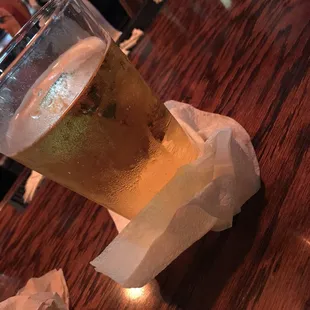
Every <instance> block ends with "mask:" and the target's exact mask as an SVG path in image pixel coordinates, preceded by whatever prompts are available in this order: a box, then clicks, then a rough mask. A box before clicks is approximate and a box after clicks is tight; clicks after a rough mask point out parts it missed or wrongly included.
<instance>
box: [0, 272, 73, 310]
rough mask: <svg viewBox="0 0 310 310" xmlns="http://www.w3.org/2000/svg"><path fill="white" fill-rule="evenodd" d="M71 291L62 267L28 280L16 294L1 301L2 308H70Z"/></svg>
mask: <svg viewBox="0 0 310 310" xmlns="http://www.w3.org/2000/svg"><path fill="white" fill-rule="evenodd" d="M68 309H69V293H68V287H67V284H66V280H65V278H64V275H63V272H62V269H59V270H56V269H54V270H52V271H50V272H48V273H47V274H45V275H44V276H42V277H40V278H31V279H30V280H28V282H27V284H26V285H25V287H23V288H22V289H21V290H20V291H19V292H18V293H17V294H16V296H13V297H10V298H8V299H7V300H5V301H3V302H1V303H0V310H68Z"/></svg>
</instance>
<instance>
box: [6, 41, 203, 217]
mask: <svg viewBox="0 0 310 310" xmlns="http://www.w3.org/2000/svg"><path fill="white" fill-rule="evenodd" d="M7 143H8V147H9V150H10V152H11V155H10V156H11V157H13V158H14V159H16V160H17V161H19V162H21V163H23V164H24V165H26V166H28V167H31V168H33V169H34V170H37V171H39V172H40V173H42V174H43V175H46V176H47V177H49V178H50V179H52V180H54V181H56V182H58V183H60V184H62V185H64V186H66V187H68V188H70V189H71V190H73V191H75V192H77V193H79V194H82V195H83V196H85V197H87V198H89V199H91V200H93V201H95V202H97V203H99V204H101V205H103V206H106V207H107V208H109V209H112V210H114V211H116V212H117V213H119V214H121V215H123V216H125V217H127V218H132V217H134V216H135V215H136V214H137V213H138V212H139V211H140V210H141V209H142V208H143V207H144V206H145V205H146V204H147V203H148V202H149V201H150V200H151V199H152V197H153V196H154V195H155V194H156V193H157V192H159V191H160V190H161V188H162V187H163V186H164V185H165V184H166V183H167V182H168V181H169V180H170V179H171V178H172V177H173V176H174V174H175V173H176V171H177V169H178V168H179V167H181V166H182V165H185V164H187V163H189V162H190V161H192V160H194V159H195V158H196V155H197V153H196V149H195V148H194V147H193V146H192V144H191V142H190V140H189V138H188V137H187V135H186V134H185V133H184V132H183V130H182V128H181V127H180V126H179V124H178V123H177V121H176V120H175V119H174V118H173V117H172V115H171V114H170V113H169V111H168V110H167V109H166V108H165V106H164V105H163V104H161V103H160V102H159V100H158V99H157V98H156V96H154V94H153V93H152V91H151V89H150V88H149V87H148V86H147V84H146V83H145V82H144V80H143V79H142V77H141V76H140V74H139V73H138V71H137V70H136V69H135V68H134V66H133V65H132V64H131V63H130V62H129V61H128V60H127V57H126V56H125V55H124V54H123V53H122V52H121V51H120V50H119V49H118V47H117V46H116V45H115V44H114V43H113V42H108V43H104V42H103V41H102V40H101V39H99V38H97V37H89V38H87V39H83V40H81V41H80V42H79V43H77V44H76V45H74V46H72V47H71V48H70V49H69V50H68V51H67V52H65V53H64V54H63V55H62V56H60V57H59V58H58V59H57V60H56V61H55V62H54V63H53V64H52V65H50V66H49V68H48V69H47V70H46V71H45V72H44V73H43V74H42V75H41V76H40V77H39V78H38V79H37V81H36V82H35V84H34V85H33V87H32V88H31V89H30V90H29V91H28V92H27V94H26V96H25V97H24V100H23V102H22V104H21V106H20V107H19V108H18V110H17V111H16V112H15V116H14V117H13V118H12V120H11V122H10V125H9V128H8V131H7ZM171 194H173V193H171Z"/></svg>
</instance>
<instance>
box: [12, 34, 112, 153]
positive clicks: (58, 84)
mask: <svg viewBox="0 0 310 310" xmlns="http://www.w3.org/2000/svg"><path fill="white" fill-rule="evenodd" d="M106 50H107V45H106V43H104V42H103V41H102V40H100V39H99V38H97V37H89V38H87V39H84V40H81V41H80V42H79V43H77V44H75V45H74V46H72V47H71V48H70V49H69V50H68V51H66V52H65V53H64V54H63V55H61V56H60V57H59V58H58V59H57V60H56V61H55V62H54V63H53V64H51V65H50V66H49V67H48V69H47V70H46V71H45V72H44V73H43V74H42V75H41V76H40V77H39V78H38V79H37V81H36V82H35V83H34V85H33V86H32V87H31V88H30V89H29V91H28V92H27V94H26V96H25V98H24V100H23V102H22V104H21V105H20V107H19V108H18V109H17V110H16V112H15V114H14V116H13V118H12V120H11V122H10V124H9V128H8V130H7V133H6V139H7V144H8V149H9V152H8V153H9V155H14V154H16V153H18V152H20V151H22V150H24V149H25V148H27V147H29V146H31V145H32V144H33V143H34V142H36V141H37V140H38V139H39V138H40V137H41V136H43V135H44V134H45V133H46V132H47V131H48V130H49V129H50V128H51V127H53V125H54V124H55V123H56V122H57V121H58V120H59V118H60V117H61V116H62V115H63V114H64V113H65V112H66V111H67V110H68V109H69V108H70V106H71V104H72V103H73V102H74V99H75V98H76V97H77V96H78V95H79V94H80V93H81V92H82V90H83V89H84V87H85V86H86V85H87V84H88V82H89V80H90V79H91V78H92V76H93V75H94V73H95V71H96V70H97V69H98V66H99V65H100V63H101V62H102V59H103V56H104V54H105V52H106Z"/></svg>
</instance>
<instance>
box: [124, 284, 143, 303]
mask: <svg viewBox="0 0 310 310" xmlns="http://www.w3.org/2000/svg"><path fill="white" fill-rule="evenodd" d="M144 293H145V288H144V287H137V288H126V289H125V294H126V296H127V297H128V298H129V299H131V300H136V299H138V298H141V297H142V296H143V295H144Z"/></svg>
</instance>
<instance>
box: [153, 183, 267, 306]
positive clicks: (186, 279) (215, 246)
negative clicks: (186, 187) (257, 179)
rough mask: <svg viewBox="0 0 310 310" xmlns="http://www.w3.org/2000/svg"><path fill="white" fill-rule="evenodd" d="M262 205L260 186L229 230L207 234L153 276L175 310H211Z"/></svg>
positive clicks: (242, 254)
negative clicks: (176, 309) (175, 307)
mask: <svg viewBox="0 0 310 310" xmlns="http://www.w3.org/2000/svg"><path fill="white" fill-rule="evenodd" d="M266 204H267V202H266V200H265V187H264V184H262V187H261V189H260V190H259V192H258V193H257V194H255V195H254V196H253V197H252V198H251V199H250V200H248V201H247V202H246V203H245V204H244V205H243V207H242V212H241V213H240V214H239V215H237V216H235V218H234V223H233V227H232V228H231V229H228V230H225V231H222V232H209V233H208V234H207V235H206V236H204V237H203V238H202V239H200V240H199V241H197V242H196V243H194V244H193V245H192V246H191V247H190V248H189V249H187V250H186V251H185V252H183V253H182V254H181V255H180V256H179V257H178V258H177V259H176V260H174V261H173V262H172V263H171V264H170V265H169V266H168V267H167V268H166V269H165V270H163V271H162V272H161V273H160V274H159V275H158V276H157V277H156V279H157V281H158V283H159V287H160V292H161V295H162V298H163V299H164V300H165V301H166V302H167V303H170V304H172V305H175V306H177V307H178V309H201V305H203V309H211V308H212V305H213V304H214V303H215V302H216V300H217V298H218V297H219V296H220V294H221V291H222V290H223V289H224V287H225V285H226V284H227V282H228V280H229V278H230V277H231V276H232V274H233V273H234V272H235V271H236V270H237V269H238V268H239V267H240V266H241V265H242V263H243V261H244V258H245V256H246V254H247V253H248V252H249V251H250V249H251V247H252V244H253V241H254V239H255V236H256V232H257V228H258V224H259V218H260V215H261V213H262V211H263V209H264V208H265V206H266Z"/></svg>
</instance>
